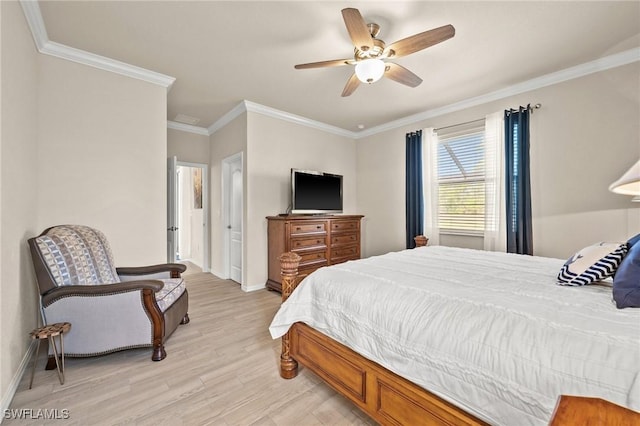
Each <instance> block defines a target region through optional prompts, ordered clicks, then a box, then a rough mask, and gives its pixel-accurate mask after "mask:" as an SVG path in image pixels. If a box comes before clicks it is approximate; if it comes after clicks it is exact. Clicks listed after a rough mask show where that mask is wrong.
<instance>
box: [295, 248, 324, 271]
mask: <svg viewBox="0 0 640 426" xmlns="http://www.w3.org/2000/svg"><path fill="white" fill-rule="evenodd" d="M299 255H300V257H301V259H300V266H299V268H305V267H310V266H313V267H316V268H319V267H321V266H325V265H327V264H328V263H329V262H328V260H327V252H326V250H323V251H316V252H303V253H299Z"/></svg>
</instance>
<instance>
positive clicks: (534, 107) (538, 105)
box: [433, 103, 542, 132]
mask: <svg viewBox="0 0 640 426" xmlns="http://www.w3.org/2000/svg"><path fill="white" fill-rule="evenodd" d="M540 108H542V104H541V103H537V104H535V105H534V106H531V104H528V105H527V109H528V110H529V112H530V113H531V114H533V110H534V109H540ZM510 111H517V110H513V109H511V110H510ZM484 119H485V118H484V117H483V118H477V119H475V120H471V121H465V122H464V123H457V124H452V125H451V126H444V127H438V128H437V129H433V130H434V131H435V132H437V131H438V130H444V129H449V128H451V127H457V126H464V125H465V124H472V123H476V122H478V121H483V120H484Z"/></svg>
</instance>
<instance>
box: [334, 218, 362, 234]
mask: <svg viewBox="0 0 640 426" xmlns="http://www.w3.org/2000/svg"><path fill="white" fill-rule="evenodd" d="M359 224H360V221H359V220H334V221H331V231H333V232H342V231H357V230H358V229H359V227H358V226H359Z"/></svg>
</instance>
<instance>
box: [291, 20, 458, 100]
mask: <svg viewBox="0 0 640 426" xmlns="http://www.w3.org/2000/svg"><path fill="white" fill-rule="evenodd" d="M342 18H343V19H344V23H345V25H346V27H347V31H348V32H349V37H350V38H351V41H352V42H353V44H354V46H355V48H354V52H355V54H354V57H353V59H336V60H332V61H322V62H311V63H308V64H299V65H296V66H295V68H296V69H298V70H301V69H307V68H324V67H336V66H341V65H355V72H354V74H353V75H352V76H351V78H349V81H347V84H346V86H344V90H343V91H342V96H343V97H344V96H349V95H351V94H352V93H353V92H354V91H355V90H356V89H357V88H358V86H359V85H360V82H363V83H369V84H371V83H375V82H376V81H378V80H379V79H380V78H382V77H383V76H384V77H387V78H389V79H391V80H393V81H396V82H398V83H401V84H404V85H406V86H409V87H416V86H418V85H419V84H420V83H422V79H421V78H420V77H418V76H417V75H415V74H414V73H412V72H411V71H409V70H408V69H406V68H405V67H403V66H401V65H398V64H395V63H393V62H386V60H387V59H394V58H399V57H401V56H407V55H410V54H412V53H415V52H418V51H420V50H422V49H426V48H427V47H431V46H433V45H435V44H438V43H440V42H443V41H445V40H448V39H450V38H451V37H453V36H454V35H455V33H456V30H455V28H453V26H452V25H445V26H443V27H439V28H434V29H432V30H428V31H424V32H422V33H419V34H415V35H412V36H411V37H407V38H404V39H402V40H399V41H396V42H395V43H392V44H390V45H389V46H387V45H386V44H385V42H384V41H382V40H380V39H377V38H376V36H377V35H378V33H379V32H380V26H379V25H377V24H373V23H371V24H367V23H365V21H364V19H363V18H362V15H361V14H360V11H358V9H354V8H346V9H342Z"/></svg>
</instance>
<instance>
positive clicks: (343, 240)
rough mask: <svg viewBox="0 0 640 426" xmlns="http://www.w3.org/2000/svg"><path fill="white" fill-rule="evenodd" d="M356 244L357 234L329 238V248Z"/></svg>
mask: <svg viewBox="0 0 640 426" xmlns="http://www.w3.org/2000/svg"><path fill="white" fill-rule="evenodd" d="M357 242H358V234H342V235H334V236H332V237H331V247H333V246H343V245H345V244H355V243H357Z"/></svg>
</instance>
